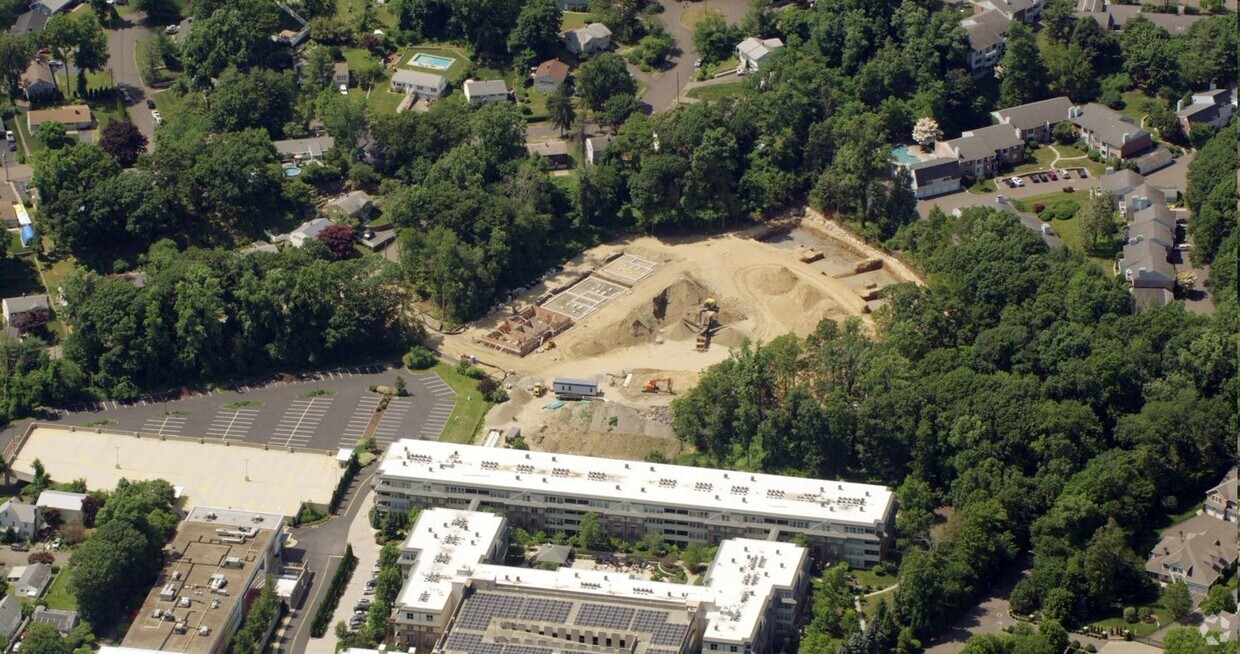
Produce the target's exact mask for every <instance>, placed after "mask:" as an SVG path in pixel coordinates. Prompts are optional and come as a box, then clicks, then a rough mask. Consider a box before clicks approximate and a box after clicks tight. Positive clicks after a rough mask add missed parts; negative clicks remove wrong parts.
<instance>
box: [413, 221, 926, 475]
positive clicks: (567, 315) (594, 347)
mask: <svg viewBox="0 0 1240 654" xmlns="http://www.w3.org/2000/svg"><path fill="white" fill-rule="evenodd" d="M900 282H913V283H920V280H918V278H917V277H916V275H915V273H913V271H912V270H911V269H910V268H909V267H908V266H906V265H904V264H903V263H902V262H900V261H899V260H897V259H895V258H893V257H891V256H889V255H887V254H885V253H882V252H880V251H878V250H876V249H874V248H872V247H870V246H868V245H867V244H865V243H864V242H862V241H860V240H859V239H857V238H856V237H855V236H853V235H852V234H851V233H849V232H847V231H846V230H844V229H843V228H841V227H839V226H838V225H835V224H834V223H831V222H830V221H827V220H824V219H823V218H822V217H821V216H819V215H817V214H815V213H814V212H812V211H807V212H806V213H805V215H802V216H798V217H797V219H795V220H785V221H782V222H781V223H780V224H778V225H775V226H762V227H755V228H751V229H749V230H745V231H737V232H731V233H729V234H727V235H721V236H711V237H691V238H681V239H656V238H651V237H639V238H632V239H627V240H625V241H623V242H619V243H612V244H608V245H603V246H599V247H596V248H593V249H591V250H588V251H586V252H584V253H582V254H581V255H579V256H578V257H576V258H574V259H573V260H571V261H569V262H567V263H566V264H565V266H564V268H563V270H562V271H560V272H559V273H557V274H555V275H553V276H551V277H548V278H547V279H545V280H543V282H542V283H540V284H538V285H536V286H535V287H533V288H531V289H529V290H527V291H525V292H523V293H521V294H519V295H518V296H516V297H515V298H514V299H513V300H512V301H511V302H510V303H508V304H506V305H504V306H502V307H501V308H500V309H499V310H498V311H496V312H495V313H493V314H492V315H490V316H487V317H486V318H484V319H482V320H480V321H478V322H477V323H476V324H474V325H473V326H471V327H470V328H468V329H466V330H465V331H463V332H462V333H459V334H453V335H439V336H437V337H436V338H438V339H439V342H437V343H435V344H436V345H437V346H438V347H439V348H440V349H441V350H442V351H445V352H452V353H456V354H460V355H464V356H473V357H477V359H478V360H479V361H480V362H482V363H483V364H485V365H487V366H489V367H491V368H492V370H493V371H495V370H499V371H501V376H503V377H504V381H503V383H504V386H505V387H506V388H507V389H508V392H509V395H510V397H511V401H509V402H506V403H504V404H501V405H498V406H496V407H495V408H494V409H492V411H491V413H490V414H488V416H487V420H486V426H487V427H488V428H497V429H500V430H504V429H507V428H509V427H513V426H517V427H520V428H521V431H522V434H523V437H524V439H525V441H526V442H527V443H528V444H529V445H530V446H531V447H532V448H534V449H540V450H552V451H560V452H572V453H582V454H592V455H600V456H614V457H622V458H641V457H643V456H645V455H646V454H648V453H649V452H650V450H652V449H658V450H660V451H662V452H663V453H664V454H665V455H668V456H669V457H670V456H674V455H675V454H676V453H678V452H679V451H681V448H682V444H681V443H679V442H678V441H677V440H676V439H675V435H674V434H673V433H672V429H671V412H670V405H671V402H672V400H673V399H674V398H675V397H677V396H678V395H680V394H682V393H684V392H686V391H688V390H690V389H692V388H693V387H694V386H695V385H696V384H697V381H698V377H699V375H700V374H701V372H702V371H703V370H705V369H706V368H708V367H709V366H711V365H713V364H715V363H718V362H720V361H722V360H724V359H726V358H727V357H728V356H729V352H730V351H731V349H732V348H735V347H739V346H740V345H741V344H742V343H743V342H744V341H745V340H746V339H748V340H750V341H761V342H767V341H770V340H772V339H774V338H775V337H777V336H781V335H783V334H787V333H790V332H791V333H795V334H797V335H799V336H806V335H807V334H809V333H810V332H812V331H813V330H814V329H815V328H816V327H817V326H818V324H819V322H821V321H822V320H825V319H831V320H836V321H843V320H845V319H847V318H849V317H858V318H859V319H861V320H862V321H863V323H865V324H867V325H869V324H872V320H873V319H872V314H873V312H874V311H876V310H878V309H879V308H880V307H881V306H882V304H883V303H884V302H885V300H883V299H882V298H881V297H880V295H881V291H882V289H883V288H885V287H887V286H890V285H891V284H895V283H900ZM557 379H564V380H574V381H584V382H588V383H592V384H596V385H597V394H592V395H589V396H588V397H583V396H574V397H570V398H567V401H565V399H560V398H559V397H558V394H557V393H555V392H552V391H551V390H550V389H551V388H552V386H553V383H554V382H555V380H557ZM576 400H580V401H576Z"/></svg>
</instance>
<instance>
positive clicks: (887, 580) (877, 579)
mask: <svg viewBox="0 0 1240 654" xmlns="http://www.w3.org/2000/svg"><path fill="white" fill-rule="evenodd" d="M852 576H853V580H854V581H855V582H856V583H857V585H858V586H861V587H863V588H864V587H866V586H870V587H872V588H873V589H875V590H878V589H880V588H886V587H888V586H893V585H895V583H896V577H895V575H879V574H877V573H875V572H874V571H873V570H853V571H852Z"/></svg>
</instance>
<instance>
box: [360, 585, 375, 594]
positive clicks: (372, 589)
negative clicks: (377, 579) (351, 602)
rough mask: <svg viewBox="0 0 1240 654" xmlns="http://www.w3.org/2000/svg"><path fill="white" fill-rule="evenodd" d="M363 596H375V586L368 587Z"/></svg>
mask: <svg viewBox="0 0 1240 654" xmlns="http://www.w3.org/2000/svg"><path fill="white" fill-rule="evenodd" d="M362 594H363V595H374V594H375V587H374V586H367V587H366V589H365V590H363V591H362Z"/></svg>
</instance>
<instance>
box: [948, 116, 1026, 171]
mask: <svg viewBox="0 0 1240 654" xmlns="http://www.w3.org/2000/svg"><path fill="white" fill-rule="evenodd" d="M934 154H935V155H936V156H937V157H942V158H950V159H955V160H956V161H957V162H958V163H959V164H960V172H961V174H962V175H964V176H969V177H974V178H977V179H981V178H984V177H993V176H994V175H996V174H998V173H999V170H1000V169H1001V168H1003V167H1004V166H1012V165H1016V164H1018V163H1020V162H1021V161H1022V160H1023V159H1024V158H1025V141H1024V139H1022V138H1021V137H1020V132H1019V131H1018V130H1017V129H1016V128H1015V127H1012V126H1011V125H991V126H990V127H983V128H981V129H975V130H969V131H965V132H961V134H960V138H956V139H952V140H950V141H939V142H938V143H936V144H935V149H934Z"/></svg>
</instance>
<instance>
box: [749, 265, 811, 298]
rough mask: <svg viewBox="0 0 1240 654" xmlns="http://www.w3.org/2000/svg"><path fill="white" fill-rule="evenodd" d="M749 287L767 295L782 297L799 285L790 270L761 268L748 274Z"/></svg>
mask: <svg viewBox="0 0 1240 654" xmlns="http://www.w3.org/2000/svg"><path fill="white" fill-rule="evenodd" d="M748 281H749V285H750V286H752V287H753V288H754V289H755V290H757V291H759V292H761V293H765V294H767V295H783V294H784V293H787V292H788V291H791V290H792V289H793V287H795V286H797V285H798V284H799V283H800V280H798V279H797V276H796V275H795V274H793V272H792V271H791V270H788V269H787V268H785V267H783V266H762V267H760V268H755V269H754V270H752V271H751V272H750V275H749V280H748Z"/></svg>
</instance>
